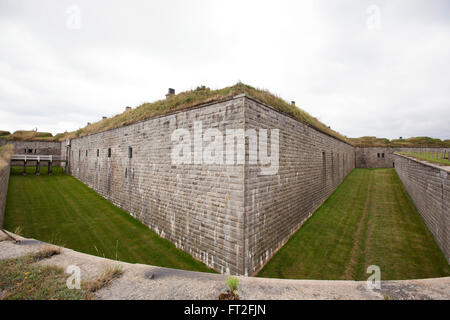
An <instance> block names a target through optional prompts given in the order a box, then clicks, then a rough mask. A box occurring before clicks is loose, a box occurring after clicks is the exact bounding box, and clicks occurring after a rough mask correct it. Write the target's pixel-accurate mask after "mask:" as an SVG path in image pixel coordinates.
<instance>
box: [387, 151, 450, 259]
mask: <svg viewBox="0 0 450 320" xmlns="http://www.w3.org/2000/svg"><path fill="white" fill-rule="evenodd" d="M393 158H394V162H395V170H396V171H397V174H398V176H399V177H400V180H402V182H403V185H404V186H405V188H406V190H407V191H408V193H409V195H410V196H411V198H412V200H413V202H414V204H415V205H416V207H417V209H418V211H419V213H420V214H421V216H422V218H423V219H424V221H425V223H426V225H427V226H428V229H429V230H430V231H431V233H432V234H433V236H434V238H435V240H436V242H437V244H438V245H439V247H440V248H441V250H442V252H443V253H444V256H445V257H446V258H447V262H449V259H450V230H449V229H450V167H442V166H439V165H434V164H430V163H427V162H424V161H420V160H417V159H414V158H411V157H407V156H403V155H400V154H394V155H393Z"/></svg>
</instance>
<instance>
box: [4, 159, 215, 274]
mask: <svg viewBox="0 0 450 320" xmlns="http://www.w3.org/2000/svg"><path fill="white" fill-rule="evenodd" d="M42 169H45V168H42ZM55 169H56V170H55V171H56V173H55V174H54V175H53V176H50V177H49V176H47V175H46V171H45V170H41V175H40V176H35V175H34V174H33V173H34V169H33V168H28V175H27V176H22V174H21V173H22V168H13V170H12V174H11V177H10V182H9V190H8V196H7V203H6V212H5V221H4V226H5V228H6V229H7V230H10V231H14V230H15V229H16V228H17V227H19V226H20V227H21V228H22V234H23V235H24V236H25V237H31V238H36V239H39V240H42V241H46V242H51V243H56V244H59V245H64V246H66V247H68V248H71V249H74V250H77V251H80V252H85V253H89V254H94V255H98V256H102V257H106V258H111V259H116V258H117V259H119V260H122V261H126V262H131V263H143V264H151V265H157V266H163V267H168V268H176V269H185V270H193V271H205V272H214V271H213V270H211V269H210V268H208V267H207V266H205V265H204V264H203V263H201V262H199V261H197V260H195V259H194V258H192V257H191V256H190V255H189V254H187V253H186V252H183V251H181V250H179V249H177V248H176V247H175V245H173V244H172V243H171V242H170V241H168V240H165V239H163V238H161V237H159V236H158V235H157V234H156V233H155V232H153V231H152V230H150V229H149V228H148V227H147V226H145V225H143V224H142V223H141V222H139V221H137V220H136V219H134V218H133V217H132V216H130V215H129V214H128V213H126V212H125V211H123V210H122V209H120V208H118V207H116V206H114V205H113V204H112V203H110V202H109V201H107V200H105V199H104V198H102V197H101V196H100V195H98V194H97V193H96V192H95V191H93V190H91V189H89V188H88V187H87V186H85V185H84V184H83V183H81V182H80V181H78V180H76V179H75V178H73V177H72V176H69V175H64V174H61V173H60V170H57V168H55Z"/></svg>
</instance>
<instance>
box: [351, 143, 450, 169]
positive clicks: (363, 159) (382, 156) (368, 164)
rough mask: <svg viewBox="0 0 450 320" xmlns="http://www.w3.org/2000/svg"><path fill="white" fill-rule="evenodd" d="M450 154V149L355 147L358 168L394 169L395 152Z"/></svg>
mask: <svg viewBox="0 0 450 320" xmlns="http://www.w3.org/2000/svg"><path fill="white" fill-rule="evenodd" d="M444 151H446V152H449V151H450V149H449V148H404V147H402V148H400V147H397V148H391V147H367V148H362V147H355V157H356V167H357V168H393V167H394V162H395V161H394V160H395V155H394V153H395V152H442V153H443V152H444Z"/></svg>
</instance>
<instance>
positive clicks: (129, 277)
mask: <svg viewBox="0 0 450 320" xmlns="http://www.w3.org/2000/svg"><path fill="white" fill-rule="evenodd" d="M18 238H20V239H22V242H21V243H20V244H15V243H14V242H12V241H9V240H5V241H0V259H9V258H14V257H19V256H22V255H25V254H27V253H30V252H37V251H39V250H41V249H42V248H44V247H45V246H48V244H46V243H43V242H40V241H37V240H34V239H25V238H21V237H18ZM40 263H42V264H49V265H57V266H60V267H63V268H67V266H69V265H76V266H78V267H80V269H81V278H82V281H83V280H88V279H93V278H96V277H98V276H99V275H100V274H101V273H102V271H103V270H104V269H105V267H106V266H110V265H115V264H120V265H121V266H122V268H123V270H124V273H123V275H122V276H121V277H120V278H119V279H116V280H114V281H113V282H112V283H111V284H110V285H109V286H107V287H105V288H103V289H101V290H100V291H98V292H97V296H98V298H99V299H132V300H133V299H160V300H170V299H175V300H178V299H187V300H191V299H192V300H195V299H217V298H218V296H219V294H220V293H221V292H225V291H226V285H225V280H226V278H227V276H226V275H220V274H209V273H201V272H192V271H184V270H176V269H168V268H161V267H155V266H149V265H142V264H131V263H125V262H118V261H114V260H109V259H104V258H100V257H96V256H91V255H88V254H84V253H80V252H76V251H73V250H70V249H66V248H62V250H61V254H59V255H56V256H53V257H52V258H50V259H46V260H43V261H41V262H40ZM239 293H240V296H241V299H246V300H247V299H248V300H252V299H445V300H450V277H446V278H436V279H424V280H402V281H382V284H381V290H369V289H367V286H366V282H365V281H327V280H281V279H265V278H254V277H239Z"/></svg>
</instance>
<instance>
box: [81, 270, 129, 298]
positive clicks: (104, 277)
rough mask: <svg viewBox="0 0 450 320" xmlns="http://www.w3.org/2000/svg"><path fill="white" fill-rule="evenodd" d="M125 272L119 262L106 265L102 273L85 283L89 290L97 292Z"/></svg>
mask: <svg viewBox="0 0 450 320" xmlns="http://www.w3.org/2000/svg"><path fill="white" fill-rule="evenodd" d="M122 274H123V268H122V266H121V265H119V264H115V265H113V266H107V267H105V270H104V271H103V272H102V274H101V275H100V276H99V277H98V278H97V279H94V280H92V281H89V282H87V283H86V284H85V287H86V290H87V291H89V292H97V291H98V290H100V289H102V288H104V287H106V286H107V285H108V284H109V283H110V282H111V281H113V280H114V279H117V278H119V277H120V276H121V275H122Z"/></svg>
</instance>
